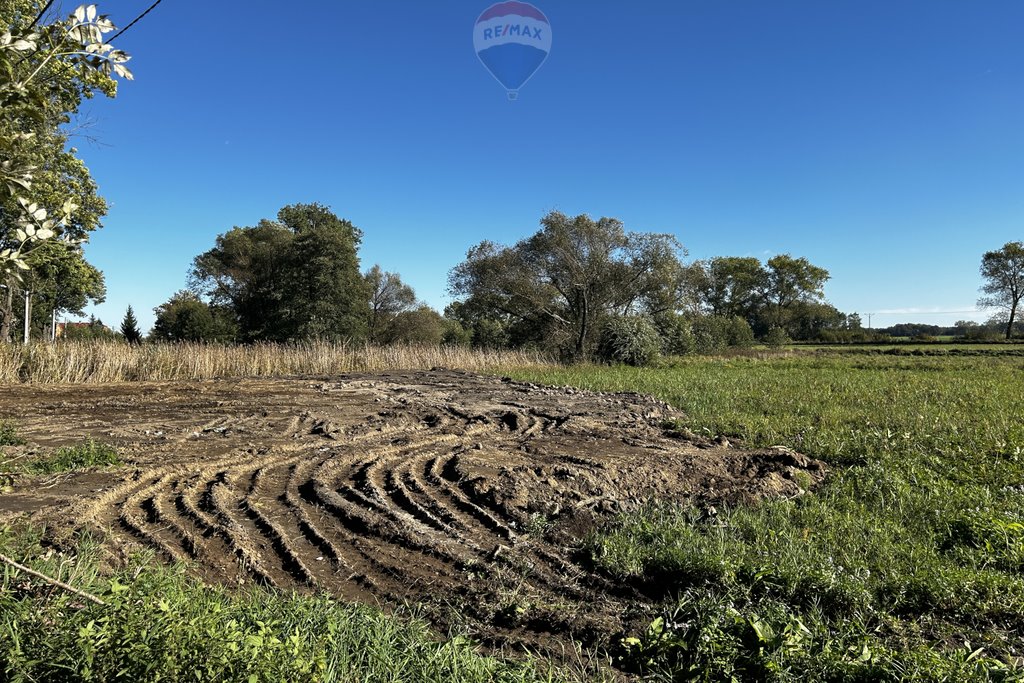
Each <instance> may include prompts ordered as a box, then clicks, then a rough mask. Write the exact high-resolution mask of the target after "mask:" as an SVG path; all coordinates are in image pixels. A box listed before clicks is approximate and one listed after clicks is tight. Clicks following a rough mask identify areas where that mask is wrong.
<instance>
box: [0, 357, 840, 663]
mask: <svg viewBox="0 0 1024 683" xmlns="http://www.w3.org/2000/svg"><path fill="white" fill-rule="evenodd" d="M0 416H2V417H3V418H4V419H9V420H11V421H12V422H14V423H15V424H16V425H17V426H18V431H19V434H20V435H21V436H23V437H24V438H26V439H27V440H28V444H27V445H26V446H22V447H5V450H6V451H7V453H8V456H10V455H12V454H13V455H21V456H25V455H30V454H31V451H32V450H38V451H40V452H41V453H44V452H46V451H47V450H48V449H49V448H51V447H55V446H64V445H69V444H73V443H78V442H81V441H82V440H83V439H85V438H93V439H95V440H97V441H102V442H105V443H109V444H112V445H114V446H115V447H116V448H117V449H118V451H119V453H120V454H121V457H122V459H123V460H125V462H126V463H127V465H125V466H123V467H119V468H114V469H110V470H93V471H86V472H79V473H73V474H64V475H48V476H38V477H27V476H19V477H17V478H16V479H15V480H14V486H13V489H11V490H9V491H8V492H6V493H3V494H0V520H2V519H3V518H5V517H7V518H10V517H14V516H22V515H28V516H29V517H30V518H31V519H33V520H34V521H36V522H38V523H45V524H47V525H48V526H49V527H51V528H53V529H54V530H55V532H54V533H55V534H56V535H57V536H59V535H60V532H61V531H62V530H63V531H70V530H77V529H91V530H94V531H97V532H99V533H100V534H102V535H103V537H104V538H105V539H106V547H107V548H109V550H110V561H111V562H112V563H113V562H117V561H119V560H120V559H121V558H123V557H124V556H125V553H128V552H130V551H131V550H132V549H133V548H137V547H140V546H142V547H147V548H152V549H154V550H156V551H157V552H158V554H159V555H160V556H162V557H164V558H166V559H168V560H180V561H184V562H187V563H189V564H190V565H191V567H192V568H193V571H194V572H195V573H196V574H197V575H199V576H200V577H202V578H203V579H204V580H207V581H210V582H220V583H226V584H249V583H252V582H256V583H261V584H265V585H267V586H273V587H279V588H283V589H289V590H290V589H295V590H299V591H313V590H323V591H327V592H329V593H331V594H333V595H336V596H338V597H339V598H343V599H349V600H359V601H366V602H373V603H380V604H382V605H384V606H388V605H395V604H401V603H407V602H415V603H419V604H422V605H424V608H423V609H424V610H425V613H426V616H427V617H428V618H430V619H432V620H434V621H435V622H436V623H438V624H439V625H441V626H450V625H455V624H458V625H460V626H461V627H463V628H468V629H470V631H471V632H472V633H473V634H474V635H475V636H476V637H478V638H480V639H482V640H483V641H484V642H488V643H492V644H495V645H507V644H513V645H518V644H525V645H528V646H530V647H537V648H540V649H544V650H546V649H550V648H551V647H552V646H553V645H558V644H559V643H565V642H568V640H569V639H570V638H572V639H575V640H577V641H580V642H582V643H584V644H586V645H603V644H607V643H608V642H609V639H611V638H613V637H614V636H615V635H616V634H619V633H622V632H623V631H624V630H628V629H629V628H630V627H631V626H632V625H633V623H634V622H636V623H640V622H641V620H645V619H647V618H649V616H650V614H649V612H650V610H651V601H650V600H649V599H648V598H646V597H645V596H644V595H643V594H641V593H640V592H638V591H637V590H636V589H635V588H634V587H631V586H626V585H621V584H614V583H612V582H611V581H609V580H607V579H606V578H605V577H603V576H601V575H600V574H599V573H597V572H595V571H593V570H592V569H591V567H590V566H589V563H588V562H587V561H586V558H585V557H584V556H583V553H580V552H579V548H580V545H581V541H582V540H583V538H584V536H585V535H586V534H587V533H588V532H589V531H590V530H591V529H593V528H594V527H595V525H597V524H599V523H600V522H601V521H602V520H603V519H606V518H607V517H608V516H609V515H611V514H614V513H615V512H616V511H619V510H624V509H629V508H631V507H633V506H636V505H638V504H640V503H642V502H643V501H646V500H648V499H650V498H659V499H664V500H673V501H679V502H685V501H694V502H696V503H698V504H701V505H710V504H718V503H722V502H738V501H751V500H756V499H758V498H761V497H764V496H793V495H798V494H799V493H800V492H801V489H800V487H799V486H798V484H797V479H799V480H801V481H803V483H804V484H806V483H807V482H808V481H815V482H816V481H818V480H820V479H821V477H822V476H823V474H824V469H823V468H822V466H821V464H820V463H818V462H817V461H814V460H812V459H809V458H806V457H804V456H801V455H799V454H796V453H793V452H792V451H789V450H786V449H782V448H779V449H764V450H745V449H742V448H737V447H735V446H734V445H732V444H729V443H728V442H727V441H726V440H724V439H719V440H717V441H709V440H708V441H706V440H702V439H700V438H697V437H695V436H693V435H688V436H683V435H680V434H678V433H676V432H673V431H666V424H667V421H668V420H670V419H671V418H672V417H674V416H678V413H676V412H675V411H673V410H672V409H671V408H670V407H669V406H667V405H666V404H664V403H661V402H659V401H656V400H654V399H652V398H649V397H646V396H641V395H636V394H597V393H591V392H584V391H580V390H574V389H564V388H550V387H541V386H536V385H531V384H523V383H518V382H513V381H510V380H507V379H501V378H497V377H483V376H477V375H471V374H465V373H460V372H454V371H446V370H435V371H430V372H425V371H424V372H394V373H384V374H374V375H345V376H336V377H330V378H309V377H304V378H292V379H275V380H264V379H260V380H257V379H252V380H220V381H191V382H161V383H124V384H105V385H62V386H42V385H19V386H10V385H8V386H6V387H3V389H2V391H0ZM798 471H801V472H806V473H807V474H808V475H809V478H806V477H796V476H795V474H796V473H797V472H798Z"/></svg>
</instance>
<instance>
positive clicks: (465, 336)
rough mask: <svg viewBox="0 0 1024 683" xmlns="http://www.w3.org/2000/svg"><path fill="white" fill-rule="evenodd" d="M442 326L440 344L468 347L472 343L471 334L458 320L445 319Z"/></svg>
mask: <svg viewBox="0 0 1024 683" xmlns="http://www.w3.org/2000/svg"><path fill="white" fill-rule="evenodd" d="M443 325H444V333H443V334H442V335H441V343H442V344H444V345H445V346H469V345H470V344H472V343H473V333H472V332H471V331H469V330H467V329H466V328H465V327H463V326H462V324H461V323H460V322H459V321H458V320H452V319H451V318H448V317H446V318H445V319H444V321H443Z"/></svg>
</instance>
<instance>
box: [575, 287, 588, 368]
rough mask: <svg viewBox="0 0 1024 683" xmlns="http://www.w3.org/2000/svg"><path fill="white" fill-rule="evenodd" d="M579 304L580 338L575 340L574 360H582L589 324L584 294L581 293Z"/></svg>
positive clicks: (585, 295)
mask: <svg viewBox="0 0 1024 683" xmlns="http://www.w3.org/2000/svg"><path fill="white" fill-rule="evenodd" d="M581 303H582V306H580V336H579V337H578V338H577V339H576V360H582V359H583V349H584V346H585V345H586V340H587V324H588V323H589V321H588V320H587V315H588V313H590V311H589V310H587V294H586V292H584V293H583V296H582V302H581Z"/></svg>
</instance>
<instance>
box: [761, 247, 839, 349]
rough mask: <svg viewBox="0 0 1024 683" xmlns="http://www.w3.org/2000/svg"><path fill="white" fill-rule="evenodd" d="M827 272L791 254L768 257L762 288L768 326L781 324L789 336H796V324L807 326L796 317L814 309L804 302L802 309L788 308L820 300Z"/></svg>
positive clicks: (827, 277) (822, 299)
mask: <svg viewBox="0 0 1024 683" xmlns="http://www.w3.org/2000/svg"><path fill="white" fill-rule="evenodd" d="M828 279H829V273H828V271H827V270H825V269H824V268H819V267H818V266H815V265H813V264H812V263H811V262H810V261H808V260H807V259H806V258H803V257H800V258H793V257H792V256H790V255H789V254H780V255H779V256H773V257H772V258H770V259H768V263H767V271H766V282H765V292H766V296H767V299H768V302H769V304H770V308H769V309H768V311H767V322H768V324H769V326H771V325H778V326H780V327H783V328H784V329H785V330H786V331H787V333H788V334H789V335H790V336H794V337H796V336H799V333H797V331H796V330H797V328H800V327H803V328H805V329H806V328H807V327H809V326H810V325H809V323H808V322H807V321H801V320H798V318H799V313H800V312H807V311H812V310H813V311H817V309H815V308H814V307H808V306H804V307H803V309H802V311H793V310H791V309H792V308H793V307H794V306H795V305H796V304H821V303H823V301H824V298H825V293H824V286H825V283H826V282H827V281H828Z"/></svg>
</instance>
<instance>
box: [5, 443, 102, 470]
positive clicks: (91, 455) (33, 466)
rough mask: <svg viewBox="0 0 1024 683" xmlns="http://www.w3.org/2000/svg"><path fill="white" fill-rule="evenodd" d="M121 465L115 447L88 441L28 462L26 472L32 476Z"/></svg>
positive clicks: (59, 449) (25, 467)
mask: <svg viewBox="0 0 1024 683" xmlns="http://www.w3.org/2000/svg"><path fill="white" fill-rule="evenodd" d="M120 464H121V457H120V456H119V455H118V454H117V450H116V449H115V448H114V447H113V446H110V445H108V444H104V443H100V442H98V441H93V440H92V439H88V440H86V441H83V442H82V443H80V444H78V445H77V446H67V447H65V448H58V449H56V450H55V451H54V452H53V453H52V454H51V455H49V456H48V457H44V458H38V459H36V460H31V461H28V462H27V463H26V465H25V466H24V470H25V471H26V472H29V473H32V474H54V473H56V472H69V471H72V470H80V469H85V468H87V467H108V466H114V465H120Z"/></svg>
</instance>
